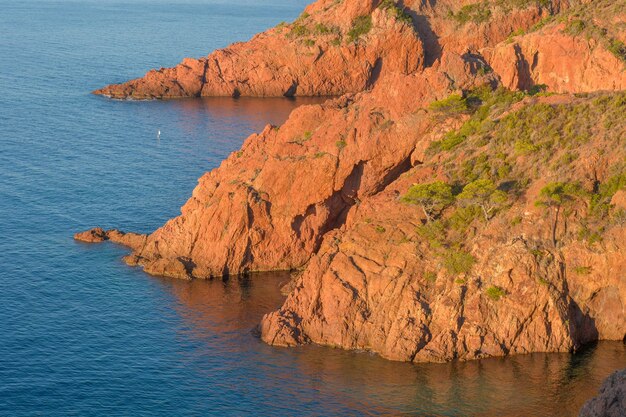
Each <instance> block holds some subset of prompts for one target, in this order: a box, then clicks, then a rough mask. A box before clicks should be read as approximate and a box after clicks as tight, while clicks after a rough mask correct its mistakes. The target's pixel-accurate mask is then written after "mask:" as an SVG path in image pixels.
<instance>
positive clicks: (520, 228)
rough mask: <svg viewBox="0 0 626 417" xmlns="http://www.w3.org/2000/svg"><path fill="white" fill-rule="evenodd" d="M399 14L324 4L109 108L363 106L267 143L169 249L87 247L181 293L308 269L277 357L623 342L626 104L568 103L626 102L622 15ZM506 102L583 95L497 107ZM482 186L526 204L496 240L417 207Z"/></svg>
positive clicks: (311, 116)
mask: <svg viewBox="0 0 626 417" xmlns="http://www.w3.org/2000/svg"><path fill="white" fill-rule="evenodd" d="M380 3H381V2H376V1H374V2H360V1H349V0H346V1H344V2H340V3H337V2H334V1H318V2H317V3H315V4H313V5H311V6H309V7H308V8H307V12H306V14H305V15H303V16H302V17H301V18H300V19H298V21H296V22H295V23H293V24H291V25H288V26H282V27H280V28H275V29H272V30H270V31H268V32H266V33H264V34H261V35H259V36H257V37H255V38H253V39H252V40H251V41H249V42H248V43H245V44H236V45H233V46H231V47H229V48H227V49H225V50H222V51H217V52H215V53H213V54H211V55H209V57H207V58H204V59H201V60H187V61H185V62H184V63H183V64H181V65H179V66H178V67H176V68H174V69H168V70H162V71H157V72H151V73H149V74H148V75H147V76H146V77H144V78H142V79H139V80H134V81H131V82H129V83H126V84H122V85H116V86H110V87H107V88H105V89H103V90H100V91H98V93H101V94H107V95H110V96H113V97H131V98H146V97H154V98H171V97H179V96H198V95H256V96H268V95H325V94H343V93H348V94H346V95H344V96H342V97H340V98H336V99H333V100H329V101H327V102H326V103H324V104H322V105H315V106H306V107H301V108H299V109H297V110H295V111H294V112H293V113H292V115H291V116H290V118H289V120H288V121H287V122H286V123H285V124H284V125H283V126H280V127H274V126H267V127H266V128H265V129H264V131H263V132H261V133H259V134H256V135H252V136H251V137H250V138H248V139H247V140H246V142H245V143H244V145H243V147H242V149H241V150H240V151H239V152H236V153H233V154H232V155H231V156H230V157H229V158H228V159H227V160H226V161H224V162H223V163H222V165H221V166H220V167H219V168H218V169H216V170H214V171H211V172H209V173H207V174H205V175H204V176H203V177H202V178H201V179H200V181H199V184H198V186H197V187H196V189H195V190H194V193H193V196H192V197H191V199H190V200H189V201H188V202H187V203H186V204H185V206H184V207H183V208H182V214H181V216H179V217H177V218H175V219H172V220H170V221H169V222H168V223H167V224H165V225H164V226H163V227H162V228H160V229H159V230H157V231H156V232H154V233H152V234H150V235H149V236H138V235H133V234H128V235H125V234H121V233H119V232H105V231H102V230H96V231H93V232H88V233H86V234H79V235H77V238H78V239H80V240H87V241H101V240H105V239H110V240H112V241H116V242H120V243H122V244H125V245H127V246H129V247H131V248H132V249H133V253H132V254H131V255H130V256H128V257H127V258H126V260H127V262H128V263H130V264H133V265H141V266H143V267H144V269H145V270H146V272H148V273H152V274H157V275H166V276H170V277H177V278H210V277H214V276H222V275H228V274H237V273H245V272H251V271H265V270H285V269H303V272H302V273H301V275H300V276H299V277H298V278H297V279H296V281H295V283H294V289H293V290H292V291H291V293H290V295H289V297H288V298H287V301H286V302H285V304H284V306H283V307H282V308H281V309H280V310H279V311H277V312H274V313H272V314H269V315H267V316H266V317H265V318H264V319H263V323H262V326H261V330H262V337H263V339H264V340H265V341H267V342H268V343H272V344H277V345H294V344H300V343H310V342H314V343H319V344H325V345H330V346H339V347H343V348H348V349H369V350H373V351H376V352H378V353H380V354H381V355H383V356H385V357H387V358H391V359H397V360H412V361H444V360H450V359H453V358H464V359H472V358H478V357H484V356H496V355H504V354H509V353H525V352H532V351H566V350H571V349H575V348H577V347H578V346H580V345H581V344H583V343H585V342H588V341H591V340H595V339H598V338H602V339H621V338H623V337H624V335H625V333H626V321H625V320H626V319H625V311H624V305H625V304H626V301H625V300H626V284H625V283H626V279H625V277H624V276H623V274H624V271H625V270H626V259H625V257H624V256H623V253H624V249H626V248H624V247H623V245H624V242H625V241H626V230H625V228H624V222H621V221H620V220H619V219H620V216H621V214H620V213H621V212H619V211H616V210H617V208H619V207H618V206H619V201H620V200H619V193H621V191H619V189H620V187H622V185H620V184H621V182H619V181H621V180H620V179H619V178H621V177H620V176H619V175H622V173H623V172H622V171H623V169H624V167H623V159H624V156H625V151H624V144H623V138H624V136H625V134H624V132H625V131H626V130H625V129H626V127H625V126H624V118H623V117H616V114H617V115H619V114H622V115H623V111H624V110H625V108H624V106H625V103H624V101H625V100H624V96H623V94H621V95H620V94H613V95H610V94H609V95H606V94H605V95H591V96H589V97H586V96H584V97H579V98H576V97H573V96H571V95H568V94H571V93H579V94H580V93H589V92H593V91H596V90H611V91H616V90H621V89H623V88H624V81H625V78H624V74H625V71H624V62H623V61H624V59H625V58H624V57H625V56H626V51H625V50H622V49H620V48H621V46H620V42H621V39H623V33H621V32H619V31H617V30H614V29H613V28H615V27H621V26H619V25H616V24H615V23H616V22H622V21H623V20H624V10H623V7H622V8H619V7H616V5H617V6H619V3H618V2H609V1H601V2H594V4H577V3H576V2H572V3H571V4H570V3H569V2H560V1H553V2H552V3H546V2H533V1H529V2H513V3H512V4H513V5H511V6H506V4H507V3H506V2H499V3H497V4H496V3H494V4H490V3H483V2H481V3H476V2H463V4H465V6H464V7H461V5H460V4H459V2H453V1H440V2H437V3H436V4H435V5H430V4H426V3H423V2H421V1H414V2H408V1H407V2H405V6H406V7H405V8H402V7H398V6H397V5H395V4H394V3H393V2H388V1H385V2H382V4H380ZM359 16H365V17H364V18H359ZM368 16H371V17H368ZM581 16H582V17H584V18H586V19H585V20H586V21H587V23H583V26H582V27H581V26H580V24H579V23H578V21H580V20H583V19H581ZM587 18H588V19H587ZM369 22H371V27H370V25H369ZM588 22H593V24H590V23H588ZM596 28H600V29H602V30H597V29H596ZM356 29H359V30H356ZM622 45H623V44H622ZM498 86H500V87H507V88H509V89H512V90H519V89H522V90H530V91H531V93H533V94H534V93H535V92H537V91H539V90H541V89H547V91H549V92H559V93H568V94H565V95H558V96H548V97H542V98H539V99H538V98H536V97H534V98H533V97H530V96H526V97H525V98H524V94H523V93H503V92H502V91H504V90H496V92H491V93H489V91H492V90H493V89H495V88H496V87H498ZM478 92H480V93H478ZM433 102H435V104H431V103H433ZM494 109H495V110H494ZM620 112H621V113H620ZM507 115H512V116H510V117H507ZM477 118H478V119H477ZM555 120H557V121H561V120H565V121H567V123H564V124H563V123H562V124H555V123H553V121H555ZM520 123H521V124H520ZM503 126H504V127H506V128H507V129H508V130H502V129H504V127H503ZM545 127H550V130H545V131H544V130H541V129H543V128H545ZM493 138H497V140H498V141H497V142H493V143H492V142H491V141H492V139H493ZM566 139H567V140H566ZM470 145H471V146H470ZM479 158H480V159H479ZM473 167H474V168H473ZM476 167H482V168H483V169H482V170H480V171H476V172H474V171H475V170H476V169H477V168H476ZM609 167H611V168H610V169H609ZM460 172H462V173H464V174H463V175H460V174H459V173H460ZM616 178H617V179H616ZM477 179H484V180H488V181H491V182H492V183H494V186H497V187H498V188H499V189H500V191H502V190H505V191H506V192H505V191H502V192H503V193H505V194H506V198H505V200H506V204H504V203H502V204H501V206H499V207H498V210H495V211H494V212H493V215H492V214H491V212H489V213H490V214H489V216H487V215H486V214H485V218H484V219H482V220H481V217H480V215H476V213H475V212H472V211H471V210H470V209H469V208H468V207H467V204H465V203H463V202H462V201H461V200H459V202H458V203H454V204H451V205H449V206H447V207H446V208H445V210H442V212H441V213H439V214H440V216H441V218H439V219H437V221H436V222H438V223H437V224H438V225H439V226H438V227H441V229H438V230H436V233H434V235H435V236H434V237H433V233H432V232H433V231H432V230H431V231H430V232H429V230H430V228H431V227H434V226H432V224H431V222H429V221H428V219H426V218H425V217H424V216H423V215H422V214H420V211H419V210H418V209H417V208H416V207H415V206H413V205H409V204H405V203H403V202H402V201H400V196H402V195H406V194H407V192H408V190H409V188H410V187H411V185H412V184H422V183H429V182H433V181H436V180H439V181H444V182H445V183H447V184H450V185H451V186H454V187H456V188H460V189H462V188H463V187H464V186H466V185H468V184H469V183H470V182H472V181H474V180H477ZM616 181H617V186H616V185H615V182H616ZM551 183H564V184H565V183H567V184H570V183H571V184H578V185H579V188H576V189H577V190H578V191H577V193H578V194H576V196H575V197H571V200H572V201H574V200H575V204H574V203H572V204H569V202H568V206H567V210H565V209H563V210H565V211H563V212H561V211H559V215H560V217H558V216H557V218H556V220H554V219H553V218H552V217H551V216H550V213H551V212H550V211H549V210H548V211H546V210H541V209H539V208H537V207H535V205H534V203H535V201H539V200H541V198H542V197H541V196H542V194H541V192H542V189H543V188H544V187H545V186H546V185H549V184H551ZM611 184H612V185H611ZM568 187H569V185H568ZM572 187H574V185H572ZM602 187H605V188H602ZM456 188H455V189H456ZM574 188H575V187H574ZM567 189H568V190H569V188H567ZM572 189H573V188H572ZM605 189H608V190H609V191H610V192H611V193H612V194H610V195H609V191H606V190H605ZM602 190H605V191H602ZM583 191H584V192H583ZM459 192H460V191H455V193H456V194H458V193H459ZM456 194H455V195H456ZM498 195H499V194H498ZM457 198H458V197H457ZM607 198H608V199H609V200H610V201H613V203H612V204H609V203H607V201H608V200H607ZM611 198H613V200H611ZM599 200H601V201H602V204H600V203H599V202H598V201H599ZM568 201H569V197H568ZM600 206H601V207H602V211H601V212H599V211H597V210H601V209H599V208H598V207H600ZM476 207H477V206H476V205H474V208H476ZM550 207H555V206H554V205H552V206H550ZM616 207H617V208H616ZM468 210H469V211H468ZM559 210H560V208H559ZM472 213H473V214H472ZM598 213H600V214H598ZM459 224H461V225H462V226H459ZM550 230H551V231H552V233H550ZM429 233H430V234H429ZM429 236H430V237H429ZM557 237H558V239H557Z"/></svg>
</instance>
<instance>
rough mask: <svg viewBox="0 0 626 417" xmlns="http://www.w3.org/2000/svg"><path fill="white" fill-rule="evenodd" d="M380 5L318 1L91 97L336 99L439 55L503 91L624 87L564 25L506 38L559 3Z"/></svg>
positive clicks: (598, 49) (602, 50)
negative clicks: (479, 15)
mask: <svg viewBox="0 0 626 417" xmlns="http://www.w3.org/2000/svg"><path fill="white" fill-rule="evenodd" d="M380 3H381V2H380V1H368V2H358V1H344V2H340V3H337V2H328V1H318V2H316V3H313V4H312V5H310V6H309V7H308V8H307V9H306V14H305V15H303V17H301V18H299V19H298V20H296V22H294V23H293V24H291V25H283V26H279V27H277V28H273V29H270V30H268V31H267V32H264V33H262V34H259V35H257V36H255V37H254V38H252V39H251V40H250V41H248V42H245V43H236V44H234V45H231V46H229V47H228V48H225V49H222V50H218V51H215V52H214V53H212V54H210V55H209V56H207V57H205V58H200V59H192V58H186V59H185V60H183V62H182V63H181V64H179V65H178V66H176V67H174V68H166V69H165V68H162V69H160V70H152V71H150V72H148V73H147V74H146V75H145V76H144V77H142V78H139V79H136V80H132V81H129V82H127V83H123V84H116V85H110V86H107V87H105V88H102V89H100V90H97V91H95V93H96V94H102V95H106V96H109V97H113V98H133V99H147V98H177V97H198V96H256V97H268V96H330V95H341V94H345V93H357V92H359V91H362V90H364V89H366V88H368V87H371V86H372V85H373V84H374V83H376V81H377V80H378V79H379V78H380V76H381V75H382V74H388V73H394V72H400V73H403V74H410V73H413V72H416V71H420V70H422V69H423V68H424V66H430V65H436V64H438V63H439V62H440V60H441V58H442V56H443V55H444V52H446V53H455V54H458V55H463V54H466V55H467V56H468V57H473V58H474V59H475V60H476V61H477V62H482V63H484V62H486V61H488V62H489V64H490V65H491V66H492V68H493V69H494V70H495V71H496V73H497V74H499V75H500V76H501V77H502V80H503V83H504V85H505V86H507V87H510V88H530V87H532V86H533V85H535V84H545V85H547V86H548V87H549V88H551V89H553V90H554V91H557V92H566V91H569V92H571V91H576V92H581V91H594V90H597V89H611V88H621V86H623V84H624V82H625V78H624V77H625V76H624V72H623V71H622V69H623V68H622V67H623V65H622V64H621V63H620V62H619V60H617V58H615V57H614V56H613V55H611V53H610V52H608V51H607V50H606V47H605V46H606V45H594V43H593V42H591V43H588V42H587V41H586V40H585V39H584V37H581V36H579V37H573V36H568V35H564V34H563V33H562V30H561V29H562V25H560V26H559V25H556V26H555V25H551V26H550V27H549V28H546V30H545V33H544V31H542V32H538V33H530V34H528V35H525V36H522V37H518V38H516V42H515V43H513V44H509V43H508V42H506V40H507V37H509V36H510V35H511V34H512V33H517V32H519V31H520V30H521V31H526V30H529V29H531V27H532V26H533V25H534V24H536V23H537V22H539V21H540V20H541V19H545V18H546V17H548V16H550V14H551V13H554V12H558V11H560V10H561V9H563V8H566V7H567V3H564V2H561V1H553V2H552V3H551V4H550V5H549V6H545V5H544V6H541V5H540V4H539V3H537V4H535V3H532V2H529V3H528V5H527V6H526V7H522V8H512V9H501V8H495V9H494V11H493V15H492V19H491V20H488V21H486V22H482V21H481V22H479V23H475V22H472V21H470V22H469V23H467V22H466V23H463V24H460V23H459V22H458V21H456V20H454V19H452V18H451V17H450V13H451V10H458V9H459V5H458V4H457V2H436V3H432V4H431V3H424V2H421V1H414V2H406V3H405V6H404V7H405V9H404V10H405V12H406V13H407V15H410V16H412V19H413V26H412V25H411V24H408V23H407V22H405V21H403V20H402V19H398V18H396V17H395V16H394V15H393V13H390V12H388V11H387V10H385V9H384V8H381V7H378V6H379V5H380ZM470 3H473V2H470ZM562 3H564V4H562ZM359 16H371V22H372V28H371V30H369V31H367V32H366V33H365V34H363V35H361V36H359V37H358V39H357V40H355V41H352V40H351V38H350V30H351V29H352V25H353V21H354V19H355V18H358V17H359ZM485 48H486V49H485ZM483 55H484V56H483ZM588 62H593V65H591V66H590V65H588V64H587V63H588Z"/></svg>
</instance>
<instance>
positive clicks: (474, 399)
mask: <svg viewBox="0 0 626 417" xmlns="http://www.w3.org/2000/svg"><path fill="white" fill-rule="evenodd" d="M304 4H305V1H303V0H268V1H266V2H263V3H261V2H258V1H252V0H231V1H228V2H220V1H212V0H206V1H199V0H182V1H162V0H158V1H148V0H143V1H141V0H134V1H131V0H126V1H104V0H80V1H78V0H76V1H69V0H57V1H43V0H42V1H35V0H29V1H13V0H12V1H7V0H0V11H1V12H0V415H6V416H31V415H41V416H72V415H80V416H83V415H120V416H122V415H124V416H126V415H128V416H130V415H132V416H139V415H168V416H169V415H211V414H214V415H333V414H355V415H362V414H370V415H378V414H412V415H445V416H456V415H459V416H460V415H470V414H471V415H477V416H478V415H483V416H490V415H510V416H521V415H524V416H534V415H537V416H568V415H574V414H576V411H575V410H577V409H578V408H579V407H580V405H581V404H582V403H583V402H584V401H585V400H586V399H587V398H589V397H590V396H592V395H593V394H594V392H595V391H596V389H597V388H598V386H599V384H600V381H601V380H602V379H603V378H604V377H606V376H607V375H608V374H609V373H610V372H611V371H612V370H614V369H617V368H618V367H624V366H626V349H625V348H624V345H623V344H621V343H601V344H599V345H597V346H595V347H592V348H590V349H588V350H587V351H586V352H584V353H583V354H580V355H577V356H572V355H560V354H551V355H544V354H536V355H529V356H523V357H515V358H508V359H492V360H485V361H479V362H469V363H454V364H447V365H419V366H414V365H411V364H404V363H393V362H388V361H384V360H382V359H379V358H377V357H375V356H373V355H370V354H367V353H354V352H343V351H338V350H332V349H325V348H316V347H305V348H299V349H280V348H273V347H269V346H266V345H264V344H263V343H261V342H260V341H259V340H258V339H256V338H255V337H254V335H253V333H252V331H251V330H252V329H253V328H254V326H255V325H256V324H257V323H258V322H259V319H260V318H261V316H262V315H263V314H264V313H265V312H268V311H270V310H272V309H275V308H276V307H278V306H279V305H280V303H281V301H282V296H281V295H280V294H279V291H278V287H279V284H280V283H281V282H284V281H285V280H286V279H287V277H286V276H284V275H281V274H273V275H262V276H253V277H251V278H248V279H232V280H230V281H229V282H227V283H223V282H221V281H214V282H179V281H172V280H166V279H158V278H151V277H148V276H146V275H144V274H143V273H142V272H140V271H138V270H136V269H131V268H129V267H127V266H125V265H124V264H122V262H121V260H120V258H121V257H122V256H123V255H124V253H125V251H124V249H122V248H119V247H116V246H113V245H99V246H87V245H81V244H77V243H75V242H74V241H73V240H72V237H71V236H72V234H73V233H74V232H75V231H78V230H82V229H86V228H89V227H92V226H96V225H100V226H103V227H121V228H123V229H126V230H132V231H140V232H149V231H152V230H154V229H155V228H157V227H158V226H160V225H161V224H162V223H164V222H165V221H166V220H167V219H168V218H170V217H172V216H175V215H177V214H178V212H179V207H180V206H181V205H182V204H183V203H184V202H185V200H186V199H187V197H188V196H189V195H190V194H191V191H192V189H193V187H194V186H195V184H196V180H197V178H198V177H199V176H200V175H201V174H202V173H203V172H204V171H206V170H209V169H211V168H214V167H216V166H217V165H218V164H219V163H220V161H221V160H222V159H223V158H224V157H225V156H227V155H228V153H229V152H232V151H233V150H236V149H237V148H238V147H239V146H240V144H241V142H242V140H243V139H244V138H245V137H246V136H247V135H249V134H250V133H252V132H254V131H258V130H260V129H262V128H263V126H264V125H265V124H266V123H269V122H272V123H280V122H281V121H283V120H284V119H285V118H286V117H287V115H288V113H289V112H290V111H291V110H292V109H293V108H294V107H295V106H297V105H300V104H302V103H305V102H306V100H298V101H289V100H286V99H285V100H283V99H268V100H253V99H240V100H232V99H207V100H182V101H171V102H156V101H155V102H125V101H110V100H106V99H102V98H99V97H94V96H92V95H90V94H89V92H90V91H91V90H93V89H95V88H97V87H101V86H103V85H105V84H108V83H111V82H119V81H123V80H126V79H129V78H134V77H137V76H140V75H142V74H143V73H144V72H145V71H146V70H147V69H149V68H151V67H160V66H169V65H174V64H176V63H177V62H179V61H180V60H181V59H182V58H183V57H185V56H202V55H205V54H206V53H207V52H209V51H210V50H213V49H215V48H219V47H223V46H226V45H227V44H229V43H230V42H233V41H238V40H245V39H247V38H249V37H250V36H251V35H252V34H254V33H255V32H258V31H261V30H262V29H264V28H266V27H269V26H272V25H275V24H277V23H278V22H280V21H282V20H290V19H293V18H295V17H296V16H297V15H298V14H299V13H300V12H301V10H302V8H303V6H304ZM157 130H161V132H162V134H161V139H160V140H157V138H156V131H157Z"/></svg>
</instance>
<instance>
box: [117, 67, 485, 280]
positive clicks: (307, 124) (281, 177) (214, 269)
mask: <svg viewBox="0 0 626 417" xmlns="http://www.w3.org/2000/svg"><path fill="white" fill-rule="evenodd" d="M451 61H454V62H455V63H456V65H459V62H462V60H461V58H460V57H456V58H451ZM456 61H459V62H456ZM468 68H469V67H468ZM450 74H452V75H454V77H455V80H456V82H457V83H459V85H467V86H470V85H473V83H474V82H475V78H474V77H473V76H472V75H471V74H469V73H462V72H461V73H458V74H454V72H452V71H450ZM449 77H450V75H448V76H443V75H441V74H440V73H438V72H435V71H427V72H425V73H423V74H420V75H419V76H418V75H415V76H403V77H402V78H403V79H404V84H403V87H406V88H398V85H397V80H396V79H395V78H391V79H390V80H382V81H381V83H380V84H379V86H378V87H377V89H375V91H374V93H373V94H369V95H360V96H346V97H342V98H340V99H336V100H330V101H328V102H326V103H324V104H322V105H315V106H305V107H301V108H299V109H297V110H295V111H294V112H293V113H292V114H291V116H290V117H289V120H288V121H287V122H286V123H285V124H284V125H283V126H281V127H280V128H274V127H272V126H267V127H266V128H265V130H264V131H263V132H261V133H260V134H258V135H252V136H251V137H250V138H248V139H247V140H246V142H245V143H244V145H243V147H242V149H241V151H239V152H237V153H234V154H232V155H231V156H230V157H229V158H228V159H227V160H226V161H224V163H223V164H222V166H221V167H220V168H219V169H217V170H215V171H212V172H210V173H208V174H205V175H204V176H203V177H202V178H201V179H200V181H199V184H198V186H197V187H196V189H195V190H194V192H193V196H192V198H191V199H190V200H189V201H188V202H187V203H186V204H185V206H183V208H182V215H181V216H180V217H177V218H175V219H173V220H170V221H169V222H168V223H167V224H166V225H165V226H163V227H162V228H160V229H159V230H157V231H156V232H154V233H153V234H151V235H150V236H148V238H147V241H146V245H145V246H143V247H142V248H140V249H137V250H135V251H134V253H133V255H132V256H130V257H128V258H127V261H128V262H129V263H130V264H133V265H137V264H138V265H141V266H143V267H144V269H145V271H146V272H148V273H151V274H155V275H167V276H173V277H179V278H185V277H196V278H209V277H214V276H222V275H229V274H239V273H244V272H250V271H266V270H277V269H281V270H288V269H293V268H300V267H302V266H303V265H304V264H305V263H306V262H307V261H308V260H309V259H310V257H311V256H312V254H314V253H315V252H317V250H318V248H319V246H320V244H321V240H322V237H323V236H324V234H325V233H327V232H328V231H330V230H334V229H337V228H340V227H341V226H343V225H344V224H345V221H346V218H347V215H348V213H349V211H350V210H351V208H352V207H353V206H354V205H355V204H357V203H358V202H359V201H360V200H361V199H363V198H365V197H368V196H370V195H373V194H376V193H377V192H379V191H380V190H382V189H383V188H384V187H385V186H386V185H387V184H389V183H390V182H391V181H393V180H394V179H395V178H396V177H397V176H398V175H400V174H401V173H403V172H404V171H406V170H408V169H409V168H410V167H411V165H412V162H411V154H412V152H413V150H414V148H415V144H416V142H417V141H418V140H420V139H421V137H422V136H424V135H426V134H428V132H429V131H430V130H431V129H433V128H434V125H435V123H434V122H433V121H432V120H430V119H429V118H426V117H423V116H421V115H419V114H413V112H410V113H408V114H407V113H406V111H405V110H404V109H406V108H412V106H414V108H419V107H420V106H423V105H424V104H425V103H428V102H429V101H431V100H432V99H433V98H435V96H433V94H434V92H435V91H436V92H437V94H440V92H441V91H450V88H451V87H450V86H451V81H450V78H449ZM433 86H436V87H437V88H436V89H432V87H433ZM420 90H421V91H420ZM389 97H394V99H395V100H394V102H395V104H394V105H386V104H385V103H386V102H387V100H388V98H389ZM355 100H357V101H358V103H359V106H358V107H357V106H354V104H353V103H354V101H355Z"/></svg>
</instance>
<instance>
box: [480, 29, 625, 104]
mask: <svg viewBox="0 0 626 417" xmlns="http://www.w3.org/2000/svg"><path fill="white" fill-rule="evenodd" d="M564 29H565V24H559V25H555V26H550V27H547V28H545V29H543V30H540V31H537V32H534V33H531V34H528V35H525V36H521V37H519V38H516V39H515V40H514V41H513V42H512V43H502V44H499V45H498V46H496V47H495V48H494V49H491V50H489V49H488V50H484V51H483V53H484V55H485V57H486V59H487V62H489V65H490V66H491V67H492V68H493V69H494V71H495V72H496V73H498V74H499V75H500V78H501V81H502V84H503V85H504V86H505V87H507V88H511V89H521V90H527V89H530V88H532V87H533V86H535V85H544V86H545V87H546V88H547V90H548V91H553V92H558V93H563V92H571V91H597V90H623V89H625V88H626V71H624V70H621V71H619V69H620V68H621V67H622V66H623V63H622V62H620V60H619V58H617V57H616V56H615V55H613V54H612V53H611V52H609V51H608V50H606V48H603V47H602V45H600V44H598V42H597V41H595V40H593V39H591V40H587V39H585V38H584V37H578V36H570V35H568V34H566V33H564ZM512 63H514V64H513V65H512Z"/></svg>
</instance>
